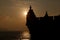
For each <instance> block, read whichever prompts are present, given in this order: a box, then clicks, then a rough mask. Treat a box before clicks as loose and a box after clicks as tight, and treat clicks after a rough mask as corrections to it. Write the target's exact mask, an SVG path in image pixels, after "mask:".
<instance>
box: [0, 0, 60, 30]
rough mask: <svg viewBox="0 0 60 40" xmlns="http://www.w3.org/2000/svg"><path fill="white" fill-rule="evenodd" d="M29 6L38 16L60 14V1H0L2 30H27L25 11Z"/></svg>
mask: <svg viewBox="0 0 60 40" xmlns="http://www.w3.org/2000/svg"><path fill="white" fill-rule="evenodd" d="M29 5H32V9H33V10H34V12H35V15H36V16H40V17H41V16H44V15H45V12H46V11H48V14H49V16H52V15H53V16H54V15H59V14H60V0H0V30H27V29H26V28H27V27H26V25H25V23H26V19H25V17H26V16H25V15H24V11H28V10H29Z"/></svg>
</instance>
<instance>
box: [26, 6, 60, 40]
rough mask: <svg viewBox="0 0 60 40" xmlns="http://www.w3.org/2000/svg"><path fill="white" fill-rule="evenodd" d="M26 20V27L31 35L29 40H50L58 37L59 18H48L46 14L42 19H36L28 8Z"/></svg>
mask: <svg viewBox="0 0 60 40" xmlns="http://www.w3.org/2000/svg"><path fill="white" fill-rule="evenodd" d="M26 20H27V21H26V25H27V27H28V29H29V31H30V34H31V40H40V39H47V38H50V39H51V38H53V37H55V38H56V37H57V35H59V34H58V33H59V32H60V16H48V13H47V12H46V14H45V16H44V17H36V16H35V14H34V11H33V9H32V7H31V6H30V9H29V12H28V14H27V17H26ZM50 36H51V37H50ZM55 38H54V39H55Z"/></svg>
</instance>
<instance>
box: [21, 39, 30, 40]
mask: <svg viewBox="0 0 60 40" xmlns="http://www.w3.org/2000/svg"><path fill="white" fill-rule="evenodd" d="M21 40H29V39H21Z"/></svg>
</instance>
